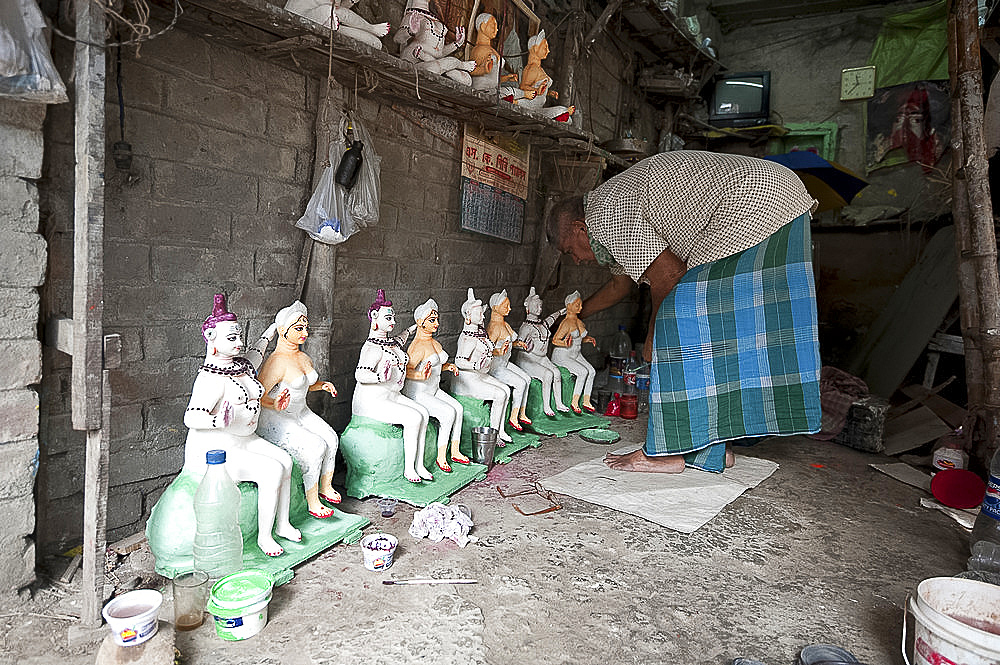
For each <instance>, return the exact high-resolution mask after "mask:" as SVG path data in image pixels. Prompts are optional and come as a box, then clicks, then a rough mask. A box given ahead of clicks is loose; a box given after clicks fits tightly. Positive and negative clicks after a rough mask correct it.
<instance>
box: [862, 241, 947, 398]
mask: <svg viewBox="0 0 1000 665" xmlns="http://www.w3.org/2000/svg"><path fill="white" fill-rule="evenodd" d="M955 272H956V256H955V231H954V228H953V227H951V226H947V227H945V228H943V229H941V230H940V231H938V232H937V233H936V234H934V237H933V238H931V240H930V242H929V243H928V244H927V247H926V248H925V249H924V251H923V253H922V254H921V255H920V259H919V261H917V264H916V265H915V266H914V267H913V268H912V269H911V270H910V271H909V272H908V273H907V274H906V277H905V278H903V282H902V284H900V285H899V288H898V289H897V290H896V292H895V293H894V294H893V295H892V297H891V298H890V299H889V302H888V303H887V305H886V307H885V309H884V310H883V311H882V313H881V314H879V316H878V317H877V318H876V319H875V322H874V323H873V324H872V327H871V329H870V330H869V332H868V334H867V335H866V336H865V339H864V341H863V342H862V343H861V345H860V346H859V347H858V348H857V350H856V351H855V354H854V357H853V358H852V360H851V362H850V363H849V364H848V368H847V371H848V372H850V373H851V374H853V375H855V376H858V377H861V378H862V379H864V381H865V383H867V384H868V389H869V390H870V391H871V392H872V394H874V395H879V396H881V397H887V398H888V397H892V394H893V393H894V392H896V389H897V388H899V384H900V383H902V381H903V380H904V379H905V378H906V374H907V373H908V372H909V371H910V368H912V367H913V364H914V363H915V362H916V361H917V359H918V358H919V357H920V355H921V354H922V353H923V352H924V349H925V348H927V343H928V341H929V340H930V339H931V337H932V336H933V335H934V333H935V332H936V331H937V329H938V326H940V324H941V321H942V320H944V317H945V316H946V315H947V314H948V310H949V309H950V308H951V306H952V304H953V303H954V302H955V299H956V298H957V297H958V283H957V282H956V277H955Z"/></svg>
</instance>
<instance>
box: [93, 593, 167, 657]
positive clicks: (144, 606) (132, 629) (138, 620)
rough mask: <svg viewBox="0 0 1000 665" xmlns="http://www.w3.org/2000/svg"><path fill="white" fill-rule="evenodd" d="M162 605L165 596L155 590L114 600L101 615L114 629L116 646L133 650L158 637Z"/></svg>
mask: <svg viewBox="0 0 1000 665" xmlns="http://www.w3.org/2000/svg"><path fill="white" fill-rule="evenodd" d="M162 604H163V594H161V593H160V592H159V591H157V590H156V589H138V590H136V591H129V592H128V593H123V594H122V595H120V596H118V597H117V598H115V599H114V600H112V601H111V602H110V603H108V604H107V605H105V606H104V609H103V610H101V615H102V616H103V617H104V620H105V621H107V622H108V627H109V628H111V636H112V637H113V638H114V642H115V644H117V645H118V646H122V647H131V646H135V645H136V644H142V643H143V642H145V641H146V640H148V639H149V638H151V637H152V636H153V635H156V629H157V627H158V626H159V614H160V605H162Z"/></svg>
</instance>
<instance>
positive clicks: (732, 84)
mask: <svg viewBox="0 0 1000 665" xmlns="http://www.w3.org/2000/svg"><path fill="white" fill-rule="evenodd" d="M770 97H771V72H742V73H733V74H723V75H721V76H719V77H717V78H716V79H715V88H714V89H713V91H712V98H711V99H710V100H709V104H710V107H709V116H708V121H709V123H711V124H712V125H714V126H716V127H750V126H752V125H762V124H765V123H767V121H768V118H769V117H770V115H771V106H770Z"/></svg>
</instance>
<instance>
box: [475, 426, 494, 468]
mask: <svg viewBox="0 0 1000 665" xmlns="http://www.w3.org/2000/svg"><path fill="white" fill-rule="evenodd" d="M496 446H497V431H496V430H495V429H493V428H492V427H473V428H472V461H473V462H476V463H477V464H485V465H486V469H487V470H489V469H492V468H493V455H494V454H495V453H496Z"/></svg>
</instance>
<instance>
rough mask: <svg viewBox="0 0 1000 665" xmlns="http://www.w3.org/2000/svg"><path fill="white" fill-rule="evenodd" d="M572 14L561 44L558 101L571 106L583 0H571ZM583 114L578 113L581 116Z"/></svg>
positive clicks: (581, 24) (578, 58) (581, 36)
mask: <svg viewBox="0 0 1000 665" xmlns="http://www.w3.org/2000/svg"><path fill="white" fill-rule="evenodd" d="M570 11H571V12H572V16H571V17H570V19H569V27H568V28H567V30H566V41H565V43H564V44H563V57H562V62H563V65H562V75H561V77H560V78H561V79H562V80H561V81H560V82H559V83H560V90H561V91H562V92H561V93H560V95H559V103H560V104H562V105H563V106H573V105H574V104H576V103H577V99H576V68H577V66H578V64H579V62H580V45H581V42H582V41H583V25H584V23H583V17H584V16H585V14H584V4H583V0H573V5H572V9H571V10H570ZM582 116H583V114H582V113H581V114H580V117H582Z"/></svg>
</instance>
